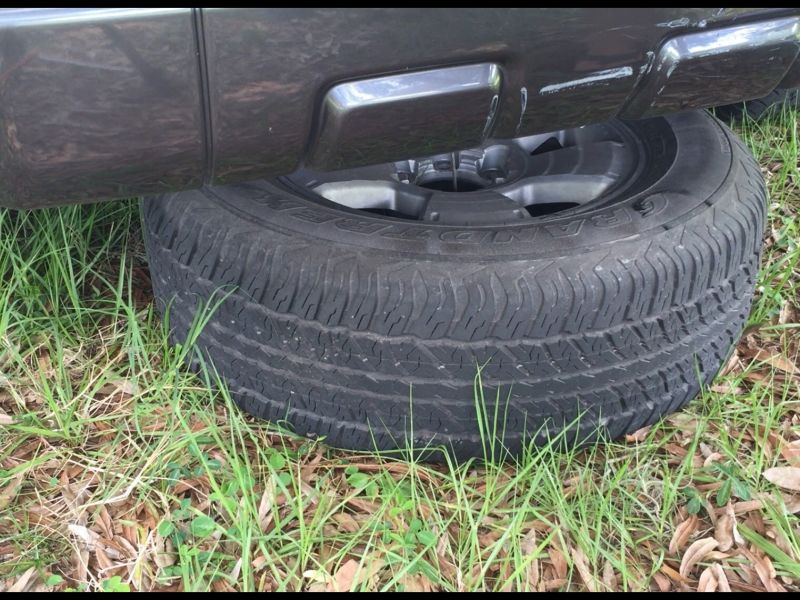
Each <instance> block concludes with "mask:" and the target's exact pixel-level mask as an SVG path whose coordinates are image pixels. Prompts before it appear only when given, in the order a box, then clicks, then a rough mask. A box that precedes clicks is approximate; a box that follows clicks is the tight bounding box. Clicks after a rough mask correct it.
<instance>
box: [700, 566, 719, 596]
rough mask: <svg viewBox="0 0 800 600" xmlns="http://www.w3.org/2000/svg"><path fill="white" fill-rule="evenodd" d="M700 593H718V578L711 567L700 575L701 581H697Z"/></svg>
mask: <svg viewBox="0 0 800 600" xmlns="http://www.w3.org/2000/svg"><path fill="white" fill-rule="evenodd" d="M697 591H698V592H716V591H717V577H716V575H715V574H714V570H713V569H712V568H711V567H707V568H706V570H705V571H703V572H702V573H701V574H700V579H698V580H697Z"/></svg>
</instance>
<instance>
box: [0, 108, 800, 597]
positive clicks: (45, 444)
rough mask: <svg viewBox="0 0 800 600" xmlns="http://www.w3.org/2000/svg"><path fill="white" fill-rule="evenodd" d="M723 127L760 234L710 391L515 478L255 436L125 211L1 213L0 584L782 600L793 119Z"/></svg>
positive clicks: (791, 429) (793, 522)
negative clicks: (753, 183)
mask: <svg viewBox="0 0 800 600" xmlns="http://www.w3.org/2000/svg"><path fill="white" fill-rule="evenodd" d="M738 129H739V132H740V134H741V135H743V137H744V138H745V140H746V141H747V143H748V144H749V145H750V147H751V148H752V149H753V151H754V153H755V155H756V156H757V157H758V159H759V161H760V162H761V164H762V166H763V172H764V174H765V177H766V178H767V182H768V185H769V190H770V195H771V205H770V231H769V232H768V235H767V236H766V239H765V253H764V262H763V269H762V272H761V276H760V282H759V287H758V298H757V301H756V303H755V306H754V308H753V311H752V315H751V319H750V323H749V326H748V329H747V331H746V334H745V336H744V337H743V339H742V341H741V343H740V344H739V346H738V349H737V352H736V353H735V354H734V356H733V357H732V358H731V360H730V361H729V363H728V365H727V366H726V368H725V372H724V373H723V374H722V375H720V376H719V377H718V378H717V379H716V380H715V382H714V383H713V384H712V385H711V386H710V387H709V388H708V389H707V390H705V391H704V392H703V394H702V395H701V397H699V398H698V399H696V400H695V401H694V402H693V403H692V404H691V405H690V406H689V407H688V409H687V410H685V411H683V412H681V413H679V414H676V415H672V416H670V417H669V418H668V419H666V420H664V421H663V422H661V423H659V424H657V425H655V426H653V427H651V428H649V429H646V430H641V431H639V432H637V433H636V434H634V435H631V436H628V437H627V438H626V439H625V440H619V441H614V442H606V443H603V444H600V445H598V446H595V447H592V448H588V449H585V450H580V451H569V452H563V451H557V450H556V447H555V442H554V445H553V446H550V447H545V448H542V449H539V450H537V451H535V452H531V453H529V454H527V455H525V456H523V457H522V458H521V459H519V461H518V462H517V463H515V464H493V463H491V461H490V462H489V463H488V464H487V463H479V462H477V461H475V462H470V463H467V464H459V465H456V464H445V465H441V466H431V465H426V464H421V463H416V462H413V461H412V462H407V461H402V460H397V459H390V458H387V457H386V456H381V455H379V454H369V453H353V452H341V451H333V450H330V449H328V448H326V447H325V446H324V445H323V444H321V443H319V442H314V441H310V440H307V439H302V438H297V437H295V436H292V435H291V434H290V433H288V432H285V431H282V430H280V429H277V428H275V427H273V426H270V425H268V424H266V423H263V422H258V421H255V420H253V419H251V418H250V417H248V416H246V415H244V414H243V413H242V412H240V411H239V410H238V409H236V408H235V407H234V405H233V403H232V402H231V399H230V397H229V396H228V395H227V393H226V392H225V389H224V386H221V389H220V391H212V390H214V389H217V388H218V387H220V386H218V385H217V384H218V383H219V382H217V381H216V378H215V377H214V373H213V370H211V369H205V370H204V371H203V372H202V373H201V374H200V375H195V374H192V373H190V372H188V371H187V369H186V368H185V367H184V355H185V353H186V352H188V351H189V350H190V349H189V348H185V347H174V348H173V347H170V345H169V344H168V342H167V329H168V326H167V324H164V323H162V322H161V321H160V320H159V318H158V317H157V315H156V314H155V312H154V308H153V306H152V303H151V296H150V290H149V279H148V275H147V269H146V259H145V257H144V252H143V248H142V242H141V232H140V222H139V215H138V205H137V203H136V202H135V201H119V202H111V203H105V204H98V205H91V206H72V207H66V208H62V209H48V210H42V211H33V212H27V213H16V212H13V211H8V210H2V211H0V590H3V589H17V590H22V589H39V590H52V589H58V590H65V589H75V590H106V591H120V590H152V589H164V590H178V589H181V590H208V589H210V590H215V591H222V590H230V589H234V590H349V589H353V590H401V589H402V590H420V591H425V590H447V591H466V590H552V589H558V590H584V589H588V590H616V589H620V590H646V589H652V590H658V589H662V590H667V589H675V590H682V589H697V588H701V589H709V588H712V587H718V588H724V587H725V586H726V585H727V586H729V587H730V588H732V589H734V590H737V589H738V590H754V591H759V590H764V589H767V590H775V589H781V588H783V589H789V590H797V589H798V588H800V571H799V570H798V567H797V565H798V559H800V519H799V518H798V512H800V488H799V487H798V486H800V483H798V481H797V480H796V479H792V478H793V477H794V478H796V477H797V473H798V472H800V427H798V425H800V423H799V422H798V421H799V419H800V416H798V413H799V412H800V411H798V405H799V404H800V368H799V367H798V354H799V352H800V344H799V342H800V335H798V334H799V333H800V293H798V292H799V290H800V266H799V261H800V247H799V244H800V219H798V209H800V188H799V186H800V176H799V175H798V140H797V135H798V127H797V116H796V114H794V113H785V114H783V115H781V116H779V117H775V118H773V119H772V120H771V121H770V122H768V123H765V124H761V125H758V124H755V123H744V124H743V125H741V126H739V128H738ZM776 467H777V468H778V470H776V469H775V468H776ZM776 483H778V484H780V485H776ZM792 487H794V492H795V493H794V494H793V493H792V489H791V488H792ZM693 557H694V558H693ZM695 559H697V560H696V561H695Z"/></svg>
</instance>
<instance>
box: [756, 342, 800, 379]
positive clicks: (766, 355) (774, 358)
mask: <svg viewBox="0 0 800 600" xmlns="http://www.w3.org/2000/svg"><path fill="white" fill-rule="evenodd" d="M754 358H755V359H756V360H760V361H761V362H765V363H767V364H769V365H771V366H773V367H775V368H776V369H778V370H780V371H783V372H784V373H788V374H789V375H796V374H797V373H798V372H800V369H798V368H797V365H795V364H794V363H793V362H792V361H790V360H789V359H788V358H786V357H785V356H783V355H782V354H779V353H777V352H774V353H772V352H769V351H768V350H765V349H763V348H761V349H759V351H758V352H757V353H756V355H755V357H754Z"/></svg>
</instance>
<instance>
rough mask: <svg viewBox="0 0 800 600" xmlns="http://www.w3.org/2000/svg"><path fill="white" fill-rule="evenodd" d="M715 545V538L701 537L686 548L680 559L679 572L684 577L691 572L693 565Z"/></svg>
mask: <svg viewBox="0 0 800 600" xmlns="http://www.w3.org/2000/svg"><path fill="white" fill-rule="evenodd" d="M716 547H717V540H715V539H714V538H712V537H706V538H701V539H699V540H697V541H696V542H695V543H693V544H692V545H691V546H689V547H688V548H687V549H686V552H685V553H684V555H683V559H681V566H680V569H679V572H680V574H681V575H683V576H684V577H686V576H687V575H688V574H689V573H691V572H692V569H693V568H694V566H695V565H696V564H697V563H698V562H700V561H701V560H703V559H704V558H705V557H706V555H707V554H708V553H709V552H711V551H712V550H714V549H715V548H716Z"/></svg>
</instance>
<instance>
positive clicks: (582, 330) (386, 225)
mask: <svg viewBox="0 0 800 600" xmlns="http://www.w3.org/2000/svg"><path fill="white" fill-rule="evenodd" d="M798 51H800V9H797V8H692V9H686V8H604V9H601V8H549V9H544V8H507V9H501V8H468V9H458V10H454V9H449V8H426V9H419V8H354V9H333V8H293V9H287V8H251V9H230V8H223V9H188V8H177V9H157V8H139V9H122V8H107V9H102V8H83V9H78V8H49V9H45V8H26V9H2V10H0V122H1V123H2V130H1V131H2V133H1V134H0V135H2V137H3V140H2V144H0V173H2V176H1V177H0V205H3V206H6V207H11V208H13V209H36V208H40V207H48V206H55V205H59V204H64V203H78V202H96V201H102V200H107V199H111V198H119V197H131V196H142V197H143V198H142V218H143V222H144V224H145V235H146V245H147V250H148V256H149V262H150V268H151V271H152V277H153V282H154V292H155V297H156V300H157V302H158V304H159V306H160V307H161V310H162V311H163V313H164V315H165V317H166V316H168V317H169V324H170V327H171V328H172V335H173V339H174V341H175V342H178V343H186V342H187V341H188V342H189V343H191V344H193V347H194V348H195V351H196V358H197V359H198V361H201V360H202V361H210V362H211V363H213V365H214V366H215V368H216V369H217V371H218V372H219V373H220V374H221V375H222V376H223V378H224V379H225V381H226V383H227V385H228V386H229V388H230V391H231V393H232V395H233V396H234V398H235V399H236V401H237V402H238V403H239V405H240V406H242V407H243V408H244V409H245V410H247V411H249V412H251V413H253V414H255V415H257V416H260V417H264V418H267V419H270V420H273V421H282V422H285V423H286V424H287V425H288V426H290V427H292V428H293V429H294V430H295V431H296V432H297V433H298V434H301V435H310V436H325V437H326V439H327V440H328V442H330V443H331V444H333V445H336V446H344V447H350V448H375V447H377V448H379V449H386V450H391V449H396V448H407V447H409V446H413V447H414V448H432V447H437V448H440V447H441V448H445V449H446V451H448V452H452V453H453V454H454V455H455V456H457V457H469V456H474V455H479V454H480V453H481V452H482V448H483V447H484V444H485V443H486V441H487V438H491V439H492V440H495V439H496V440H497V441H499V442H500V443H502V445H503V447H504V448H506V449H508V451H509V452H512V453H513V452H519V451H521V450H522V449H523V448H525V447H526V445H527V444H528V443H534V444H536V443H543V442H546V441H547V440H550V439H552V438H553V437H555V436H563V439H565V440H569V441H573V442H577V443H586V442H588V441H591V440H594V439H597V438H598V437H601V436H611V437H615V436H619V435H622V434H624V433H626V432H629V431H632V430H636V429H638V428H640V427H642V426H644V425H646V424H649V423H651V422H653V421H654V420H656V419H658V418H659V417H660V416H662V415H664V414H666V413H668V412H670V411H673V410H676V409H678V408H679V407H681V406H682V405H684V404H685V403H686V402H688V401H690V400H691V399H692V398H693V397H694V396H695V395H696V394H697V393H698V391H699V390H700V389H701V386H703V385H704V384H705V383H707V382H708V381H709V380H710V379H711V378H712V377H713V376H714V375H715V373H716V372H717V371H718V370H719V368H720V366H721V365H722V364H723V363H724V362H725V360H726V357H727V355H728V353H729V352H730V349H731V347H732V345H733V343H734V342H735V340H736V339H737V337H738V336H739V335H740V333H741V330H742V328H743V325H744V323H745V321H746V319H747V316H748V312H749V308H750V304H751V299H752V296H753V291H754V285H755V283H754V282H755V277H756V275H757V271H758V267H759V256H760V248H761V240H762V231H763V227H764V222H765V189H764V184H763V181H762V178H761V175H760V173H759V169H758V167H757V165H756V164H755V162H754V160H753V158H752V157H751V156H750V154H749V153H748V151H747V150H746V148H745V147H744V146H743V144H742V143H741V141H740V140H739V139H737V137H736V136H735V135H734V134H733V133H732V132H731V131H730V130H729V129H728V128H727V127H726V125H724V124H723V123H722V122H720V121H719V120H717V119H716V118H715V117H714V116H713V115H712V114H711V113H709V112H708V111H706V110H703V109H705V108H707V107H714V106H720V105H730V104H732V103H738V102H741V101H747V100H752V99H756V98H762V97H765V96H768V95H769V94H771V93H773V91H774V90H776V89H792V88H796V87H798V86H800V60H798ZM201 325H202V326H201Z"/></svg>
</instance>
